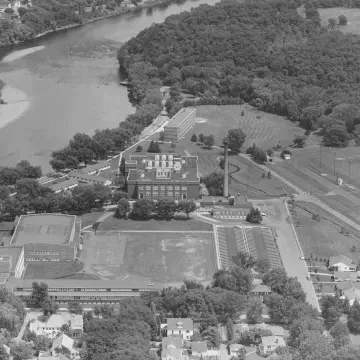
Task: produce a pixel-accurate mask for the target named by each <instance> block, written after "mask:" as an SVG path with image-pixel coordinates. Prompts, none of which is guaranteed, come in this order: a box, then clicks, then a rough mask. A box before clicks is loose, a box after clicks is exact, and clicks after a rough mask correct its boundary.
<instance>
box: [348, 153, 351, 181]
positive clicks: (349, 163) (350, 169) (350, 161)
mask: <svg viewBox="0 0 360 360" xmlns="http://www.w3.org/2000/svg"><path fill="white" fill-rule="evenodd" d="M348 161H349V184H350V174H351V160H350V159H349V160H348Z"/></svg>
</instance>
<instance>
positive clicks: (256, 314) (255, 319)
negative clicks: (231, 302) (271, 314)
mask: <svg viewBox="0 0 360 360" xmlns="http://www.w3.org/2000/svg"><path fill="white" fill-rule="evenodd" d="M246 318H247V320H248V321H249V322H250V323H253V324H258V323H260V322H262V302H261V300H260V299H259V298H257V297H256V298H253V299H252V300H251V301H250V305H249V307H248V309H247V312H246Z"/></svg>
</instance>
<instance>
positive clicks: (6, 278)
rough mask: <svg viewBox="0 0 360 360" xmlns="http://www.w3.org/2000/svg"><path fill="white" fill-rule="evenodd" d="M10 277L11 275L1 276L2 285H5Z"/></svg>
mask: <svg viewBox="0 0 360 360" xmlns="http://www.w3.org/2000/svg"><path fill="white" fill-rule="evenodd" d="M9 277H10V273H2V274H0V285H5V284H6V283H7V280H8V278H9Z"/></svg>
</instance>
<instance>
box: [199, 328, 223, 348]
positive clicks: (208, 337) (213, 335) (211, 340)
mask: <svg viewBox="0 0 360 360" xmlns="http://www.w3.org/2000/svg"><path fill="white" fill-rule="evenodd" d="M201 337H202V338H203V340H204V341H206V342H207V346H208V348H210V349H212V348H218V347H219V346H220V334H219V330H218V329H217V328H216V327H208V328H207V329H206V330H205V331H203V332H202V333H201Z"/></svg>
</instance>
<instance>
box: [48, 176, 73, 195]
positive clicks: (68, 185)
mask: <svg viewBox="0 0 360 360" xmlns="http://www.w3.org/2000/svg"><path fill="white" fill-rule="evenodd" d="M78 185H79V183H78V182H77V180H75V179H68V180H65V181H63V182H61V183H58V184H54V185H51V186H50V189H51V190H52V191H54V192H55V194H57V193H60V192H62V191H64V192H65V191H68V190H71V189H73V188H75V187H77V186H78Z"/></svg>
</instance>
